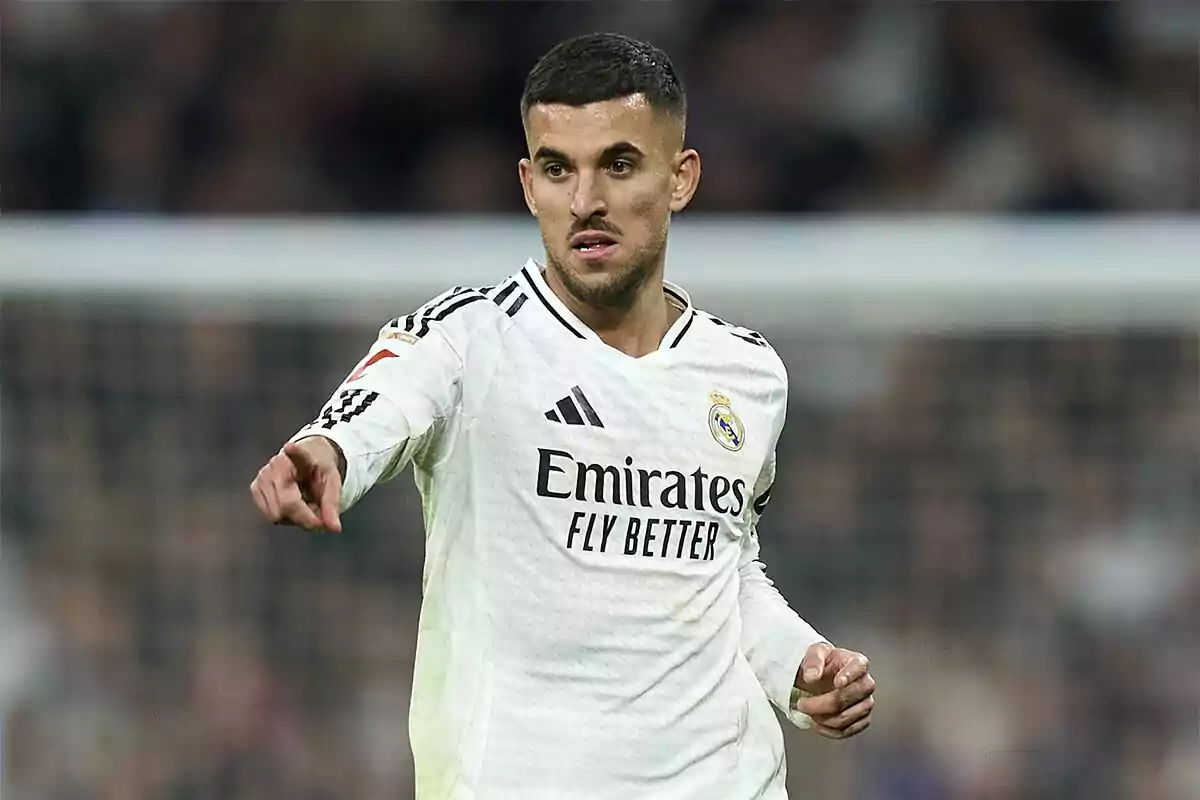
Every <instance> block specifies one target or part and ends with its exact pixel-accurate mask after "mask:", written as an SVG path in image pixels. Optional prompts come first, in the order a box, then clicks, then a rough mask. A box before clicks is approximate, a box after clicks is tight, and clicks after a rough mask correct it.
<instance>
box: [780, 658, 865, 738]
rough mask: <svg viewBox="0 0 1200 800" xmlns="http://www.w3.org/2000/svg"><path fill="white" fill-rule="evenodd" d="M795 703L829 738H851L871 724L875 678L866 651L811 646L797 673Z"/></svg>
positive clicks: (818, 729)
mask: <svg viewBox="0 0 1200 800" xmlns="http://www.w3.org/2000/svg"><path fill="white" fill-rule="evenodd" d="M796 690H797V694H799V695H800V696H801V697H802V698H803V699H801V700H800V702H799V703H793V705H795V706H796V708H797V709H798V710H799V711H802V712H804V713H805V714H807V715H808V716H809V717H811V718H812V721H813V727H814V730H816V732H817V733H819V734H821V735H822V736H825V737H827V738H829V739H849V738H850V737H851V736H856V735H858V734H860V733H862V732H863V731H865V730H866V729H867V727H868V726H870V724H871V711H872V710H873V709H874V708H875V679H874V678H873V677H871V672H870V662H869V661H868V660H867V657H866V656H864V655H863V654H862V653H855V652H854V651H852V650H844V649H842V648H840V647H834V646H833V645H831V644H829V643H827V642H819V643H817V644H814V645H813V646H812V647H810V648H808V652H807V653H806V654H805V655H804V660H803V661H801V662H800V669H799V671H798V672H797V673H796Z"/></svg>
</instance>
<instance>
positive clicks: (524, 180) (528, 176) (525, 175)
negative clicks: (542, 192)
mask: <svg viewBox="0 0 1200 800" xmlns="http://www.w3.org/2000/svg"><path fill="white" fill-rule="evenodd" d="M517 174H518V175H519V176H520V178H521V190H522V191H523V192H525V206H526V207H527V208H528V209H529V213H530V214H532V215H533V216H535V217H536V216H537V202H536V201H535V200H534V199H533V163H532V162H531V161H530V160H529V159H528V158H522V159H521V161H520V163H519V164H517Z"/></svg>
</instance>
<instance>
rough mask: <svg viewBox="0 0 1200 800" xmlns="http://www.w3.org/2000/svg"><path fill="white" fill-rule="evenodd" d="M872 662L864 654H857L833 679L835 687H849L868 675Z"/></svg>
mask: <svg viewBox="0 0 1200 800" xmlns="http://www.w3.org/2000/svg"><path fill="white" fill-rule="evenodd" d="M870 665H871V662H870V661H869V660H868V659H867V657H866V656H864V655H863V654H862V653H856V654H854V656H852V657H851V658H850V660H849V661H848V662H846V665H845V666H844V667H842V669H841V671H840V672H838V674H837V675H835V676H834V678H833V685H834V686H837V687H839V688H840V687H842V686H849V685H850V684H851V683H854V682H855V681H856V680H858V679H859V678H861V677H863V676H864V675H866V674H867V670H868V669H869V668H870Z"/></svg>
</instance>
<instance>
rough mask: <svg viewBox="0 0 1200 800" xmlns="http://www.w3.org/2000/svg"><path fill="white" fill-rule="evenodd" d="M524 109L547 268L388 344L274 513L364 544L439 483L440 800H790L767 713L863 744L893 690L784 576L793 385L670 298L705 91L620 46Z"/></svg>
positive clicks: (309, 450)
mask: <svg viewBox="0 0 1200 800" xmlns="http://www.w3.org/2000/svg"><path fill="white" fill-rule="evenodd" d="M521 111H522V116H523V119H524V125H525V132H526V138H527V141H528V146H529V157H528V158H526V159H523V160H522V161H521V162H520V178H521V185H522V187H523V188H524V192H525V201H526V203H527V204H528V206H529V210H530V212H531V213H532V214H533V215H534V217H536V218H537V220H538V225H539V227H540V229H541V233H542V239H543V242H544V244H545V266H544V267H543V266H541V265H538V264H537V263H535V262H534V261H532V260H531V261H529V262H528V263H526V264H525V265H524V266H523V267H522V268H521V269H520V270H519V271H517V272H516V273H515V274H513V275H511V276H510V277H508V278H506V279H505V280H503V281H501V282H500V283H499V284H497V285H496V286H494V287H487V288H483V289H464V288H458V289H454V290H452V291H450V292H447V293H446V294H444V295H442V296H440V297H438V298H436V299H435V300H433V301H432V302H430V303H428V304H426V305H425V306H423V307H422V308H420V309H418V310H417V311H416V312H415V313H413V314H410V315H409V316H407V317H402V318H399V319H396V320H393V321H392V322H390V323H389V324H387V325H386V326H384V328H383V329H382V331H381V332H380V335H379V338H378V341H377V342H376V343H375V344H374V346H372V347H371V348H370V351H369V352H368V353H367V354H366V355H365V356H364V358H363V360H362V361H361V362H360V363H359V365H358V366H357V368H356V369H355V370H354V371H353V372H352V373H351V374H350V375H349V377H347V379H346V381H345V383H344V384H343V385H342V386H341V387H339V388H338V390H337V391H336V392H335V393H334V395H333V398H332V399H331V400H330V402H329V404H328V405H326V406H325V408H324V409H323V410H322V411H321V413H320V415H319V416H318V417H317V418H316V419H315V420H314V421H313V422H312V423H310V424H309V425H307V426H306V427H305V428H304V429H302V430H301V431H300V432H299V433H297V434H296V436H295V437H293V439H292V441H290V442H289V443H288V444H286V445H285V447H284V449H283V450H282V451H281V453H280V454H278V455H276V456H275V457H274V458H272V459H271V461H270V462H269V463H268V464H267V465H266V466H265V467H264V468H263V469H262V471H261V472H260V473H259V474H258V477H257V478H256V479H255V480H254V483H253V485H252V487H251V490H252V493H253V495H254V498H255V501H256V502H257V504H258V506H259V508H260V509H261V510H262V512H263V513H264V514H265V515H266V516H267V518H268V519H270V520H271V521H273V522H283V523H292V524H296V525H300V526H301V527H304V528H306V529H309V530H317V529H328V530H333V531H340V530H341V522H340V517H339V515H340V513H341V512H344V511H345V510H346V509H348V508H349V507H350V506H351V505H353V504H354V502H355V501H357V500H358V499H359V498H360V497H361V496H362V495H363V493H364V492H366V491H367V490H368V488H370V487H371V486H372V485H374V484H376V483H378V482H380V481H384V480H388V479H390V478H391V477H393V476H395V475H396V474H397V473H398V472H400V471H401V470H402V469H403V468H404V467H405V466H406V465H407V464H408V463H409V462H411V463H412V464H413V467H414V472H415V475H416V481H417V485H418V487H419V489H420V491H421V495H422V498H423V502H424V509H425V525H426V538H427V547H426V565H425V576H424V604H423V607H422V612H421V621H420V625H419V630H418V638H417V642H418V644H417V660H416V667H415V676H414V687H413V699H412V708H411V713H410V720H409V723H410V731H411V741H412V748H413V755H414V760H415V765H416V773H417V796H418V797H419V798H421V800H443V798H477V799H478V800H487V799H489V798H520V799H521V800H534V799H535V798H553V799H554V800H569V799H570V798H621V799H622V800H627V799H629V798H656V800H666V799H667V798H681V800H682V799H683V798H686V799H687V800H694V799H695V798H714V799H719V800H742V799H743V798H744V799H748V798H780V797H785V796H786V791H785V788H784V780H785V768H784V760H783V752H784V750H783V737H782V732H781V730H780V727H779V724H778V722H777V720H776V718H775V715H774V714H773V713H772V710H771V703H772V702H773V703H774V704H775V705H776V706H777V707H779V708H780V709H781V710H782V711H784V713H786V714H787V715H788V716H789V718H790V719H791V721H792V722H794V723H795V724H797V725H800V726H802V727H808V726H812V727H814V728H815V729H816V730H817V731H818V732H820V733H822V734H824V735H826V736H829V737H831V738H845V737H848V736H853V735H854V734H857V733H859V732H860V731H862V730H863V729H864V728H866V727H867V725H868V724H869V723H870V718H871V709H872V705H873V703H874V701H873V698H872V694H873V691H874V680H873V679H872V678H871V676H870V675H869V674H868V671H867V660H866V658H865V657H863V656H862V655H861V654H858V653H853V652H850V651H847V650H843V649H839V648H834V647H833V646H832V645H830V644H828V643H826V642H825V641H824V640H823V639H822V637H821V636H820V635H819V634H818V633H816V631H814V630H813V629H812V628H811V627H810V626H809V625H808V624H807V623H805V622H804V621H803V620H802V619H800V617H798V616H797V615H796V614H795V613H794V612H793V611H792V610H791V609H790V608H789V607H788V605H787V603H786V602H785V601H784V600H783V598H782V597H780V595H779V594H778V593H777V592H776V591H775V589H774V587H773V585H772V583H771V582H770V581H769V580H768V579H767V578H766V576H765V574H764V572H763V567H762V564H761V563H760V562H759V560H758V539H757V535H756V532H755V524H756V522H757V520H758V517H759V515H760V514H761V513H763V510H764V508H765V506H766V504H767V500H768V497H769V496H770V491H771V484H772V482H773V480H774V475H775V456H774V450H775V444H776V441H777V439H778V437H779V433H780V430H781V429H782V427H783V421H784V411H785V406H786V398H787V378H786V374H785V372H784V367H783V364H782V363H781V361H780V359H779V357H778V356H777V355H776V354H775V352H774V351H773V350H772V349H771V347H770V345H768V344H767V342H766V341H765V340H764V339H763V337H762V336H760V335H759V334H757V333H754V332H753V331H750V330H746V329H744V328H740V327H736V326H734V325H730V324H728V323H726V322H723V321H722V320H719V319H717V318H716V317H714V316H711V315H709V314H707V313H705V312H703V311H700V310H698V309H696V308H694V307H693V306H692V304H691V301H690V300H689V299H688V296H687V294H686V293H685V292H684V291H683V290H682V289H681V288H679V287H677V286H674V285H672V284H669V283H665V282H664V278H663V274H664V260H665V251H666V243H667V229H668V226H669V222H670V218H671V215H672V214H673V213H675V212H677V211H681V210H682V209H683V208H684V207H685V206H686V205H687V204H688V201H689V200H691V197H692V195H693V194H694V193H695V191H696V186H697V182H698V181H699V178H700V158H699V156H698V155H697V153H696V151H694V150H691V149H684V146H683V136H684V124H685V123H684V120H685V111H686V109H685V100H684V92H683V88H682V86H681V84H680V81H679V79H678V77H677V76H676V73H675V70H674V68H673V66H672V65H671V62H670V60H669V59H668V58H667V57H666V55H664V54H663V53H662V52H660V51H659V50H657V49H655V48H653V47H651V46H649V45H647V44H644V43H641V42H637V41H634V40H631V39H628V38H625V37H622V36H617V35H612V34H595V35H588V36H583V37H580V38H576V39H573V40H569V41H566V42H564V43H562V44H560V45H558V46H557V47H555V48H554V49H552V50H551V51H550V52H549V53H548V54H547V55H546V56H545V57H544V58H543V59H542V60H541V61H540V62H539V63H538V64H537V65H536V66H535V67H534V68H533V70H532V71H531V72H530V74H529V76H528V79H527V82H526V86H525V92H524V95H523V97H522V102H521ZM480 246H481V247H486V246H487V243H486V242H480ZM797 700H798V701H799V702H798V705H797Z"/></svg>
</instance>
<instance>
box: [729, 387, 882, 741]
mask: <svg viewBox="0 0 1200 800" xmlns="http://www.w3.org/2000/svg"><path fill="white" fill-rule="evenodd" d="M783 393H784V401H783V402H781V403H780V406H779V411H778V414H777V423H776V426H775V430H774V432H773V437H772V448H771V455H770V457H769V458H768V459H767V462H766V463H765V464H764V465H763V468H762V470H761V471H760V473H759V477H758V480H757V481H756V482H755V486H754V491H753V495H752V496H753V498H754V499H753V501H752V505H751V509H750V531H749V535H747V536H746V537H745V538H744V539H743V541H742V553H741V559H740V561H739V564H738V574H739V579H740V581H739V587H740V588H739V592H738V603H739V608H740V611H741V621H742V640H741V644H742V651H743V652H744V653H745V655H746V659H747V660H748V661H749V662H750V666H751V667H752V668H753V670H754V673H755V675H757V676H758V680H759V683H761V684H762V687H763V690H764V691H765V692H766V694H767V696H768V697H769V698H770V700H771V702H772V703H773V704H774V705H775V706H776V707H777V708H779V709H780V710H781V711H783V712H784V714H785V715H786V716H787V718H788V719H789V720H790V721H791V722H792V723H793V724H794V725H796V726H798V727H800V728H806V729H807V728H813V729H815V730H816V731H817V732H818V733H820V734H821V735H822V736H825V737H828V738H831V739H846V738H849V737H851V736H855V735H857V734H859V733H861V732H863V731H864V730H866V729H867V727H868V726H869V725H870V724H871V712H872V709H873V708H874V705H875V698H874V693H875V679H874V677H872V676H871V674H870V671H869V663H868V661H867V658H866V656H864V655H863V654H862V653H856V652H854V651H852V650H846V649H844V648H840V647H834V646H833V645H832V644H830V643H829V642H828V641H826V640H825V638H824V637H822V636H821V634H819V633H817V631H816V630H815V629H813V627H812V626H811V625H809V624H808V623H807V622H806V621H804V619H802V618H801V617H800V615H799V614H797V613H796V612H795V611H793V610H792V608H791V607H790V606H789V605H788V603H787V601H786V600H784V598H783V596H782V595H781V594H780V593H779V592H778V590H776V589H775V586H774V584H773V583H772V582H771V580H770V579H769V578H768V577H767V575H766V569H765V567H764V566H763V563H762V560H761V559H760V558H759V544H758V522H759V519H760V518H761V517H762V514H763V512H764V511H766V507H767V502H768V501H769V500H770V497H771V486H772V485H773V484H774V482H775V452H774V444H775V443H776V442H777V441H778V438H779V434H780V432H781V431H782V429H783V418H784V415H785V412H786V383H784V388H783Z"/></svg>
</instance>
